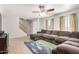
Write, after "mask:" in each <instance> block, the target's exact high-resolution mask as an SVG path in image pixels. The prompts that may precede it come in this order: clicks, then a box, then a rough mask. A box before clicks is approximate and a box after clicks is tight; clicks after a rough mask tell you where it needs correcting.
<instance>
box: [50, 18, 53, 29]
mask: <svg viewBox="0 0 79 59" xmlns="http://www.w3.org/2000/svg"><path fill="white" fill-rule="evenodd" d="M50 24H51V25H50V27H51V29H52V30H54V19H51V23H50Z"/></svg>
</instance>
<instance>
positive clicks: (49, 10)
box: [47, 8, 55, 12]
mask: <svg viewBox="0 0 79 59" xmlns="http://www.w3.org/2000/svg"><path fill="white" fill-rule="evenodd" d="M54 10H55V9H54V8H53V9H48V10H47V12H51V11H54Z"/></svg>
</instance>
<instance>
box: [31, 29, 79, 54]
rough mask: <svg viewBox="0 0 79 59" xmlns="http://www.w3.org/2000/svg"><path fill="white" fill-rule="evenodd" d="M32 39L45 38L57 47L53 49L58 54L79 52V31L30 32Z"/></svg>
mask: <svg viewBox="0 0 79 59" xmlns="http://www.w3.org/2000/svg"><path fill="white" fill-rule="evenodd" d="M30 38H31V39H32V40H35V41H36V40H40V39H41V40H45V41H48V42H50V43H52V44H56V45H57V47H56V48H55V49H54V50H52V51H55V53H58V54H77V53H79V32H67V31H55V30H53V31H52V30H41V32H37V34H30Z"/></svg>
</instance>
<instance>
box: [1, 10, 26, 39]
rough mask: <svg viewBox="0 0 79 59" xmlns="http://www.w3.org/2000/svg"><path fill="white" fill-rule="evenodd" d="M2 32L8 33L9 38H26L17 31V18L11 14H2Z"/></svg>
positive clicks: (22, 33) (21, 32) (20, 31)
mask: <svg viewBox="0 0 79 59" xmlns="http://www.w3.org/2000/svg"><path fill="white" fill-rule="evenodd" d="M2 30H4V31H5V32H7V33H9V37H10V38H15V37H21V36H26V34H25V33H24V32H23V31H22V30H20V29H19V16H17V15H16V14H13V13H12V12H6V11H4V13H3V14H2Z"/></svg>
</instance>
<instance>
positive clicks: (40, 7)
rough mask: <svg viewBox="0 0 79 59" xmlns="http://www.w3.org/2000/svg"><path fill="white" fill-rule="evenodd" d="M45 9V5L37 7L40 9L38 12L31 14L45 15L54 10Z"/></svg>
mask: <svg viewBox="0 0 79 59" xmlns="http://www.w3.org/2000/svg"><path fill="white" fill-rule="evenodd" d="M45 7H46V5H39V6H38V8H39V9H40V11H32V13H43V12H45V13H47V12H52V11H54V10H55V9H54V8H51V9H46V8H45Z"/></svg>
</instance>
